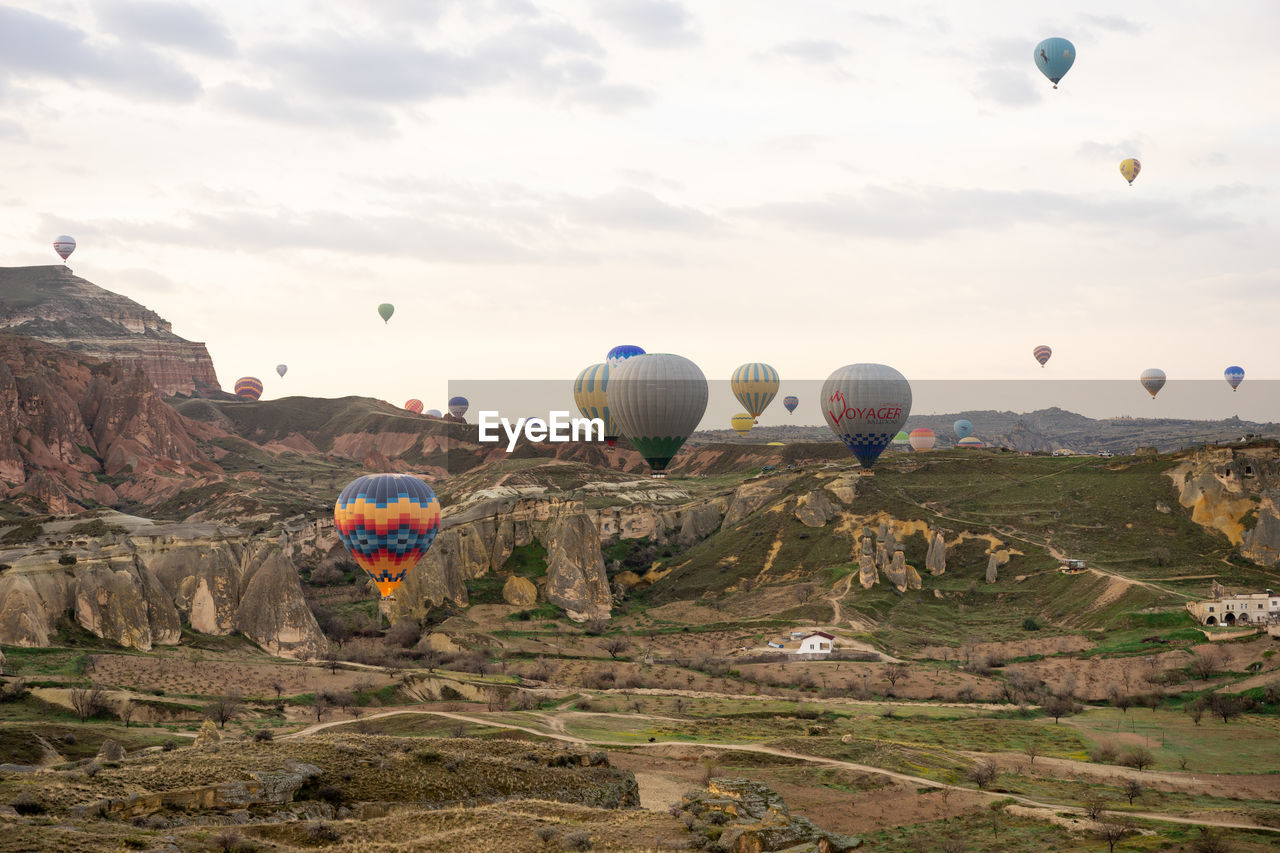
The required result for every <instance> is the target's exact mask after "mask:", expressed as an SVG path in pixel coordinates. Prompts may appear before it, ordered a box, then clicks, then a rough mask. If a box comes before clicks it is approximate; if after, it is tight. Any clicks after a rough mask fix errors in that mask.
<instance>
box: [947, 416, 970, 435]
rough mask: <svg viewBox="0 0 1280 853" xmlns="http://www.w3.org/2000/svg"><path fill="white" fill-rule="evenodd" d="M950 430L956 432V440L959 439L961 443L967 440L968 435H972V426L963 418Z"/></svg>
mask: <svg viewBox="0 0 1280 853" xmlns="http://www.w3.org/2000/svg"><path fill="white" fill-rule="evenodd" d="M951 428H952V429H954V430H955V431H956V438H958V439H960V440H961V441H963V440H964V439H966V438H968V437H969V436H970V435H972V434H973V424H972V423H970V422H969V421H967V420H965V419H964V418H961V419H960V420H958V421H956V422H955V423H954V424H952V425H951Z"/></svg>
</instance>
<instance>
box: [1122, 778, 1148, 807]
mask: <svg viewBox="0 0 1280 853" xmlns="http://www.w3.org/2000/svg"><path fill="white" fill-rule="evenodd" d="M1145 790H1146V789H1145V788H1143V787H1142V783H1141V782H1139V781H1138V780H1137V779H1136V778H1134V777H1130V778H1128V779H1125V780H1124V795H1125V796H1126V797H1128V798H1129V805H1133V801H1134V800H1136V799H1138V798H1139V797H1141V796H1142V794H1143V792H1144V791H1145Z"/></svg>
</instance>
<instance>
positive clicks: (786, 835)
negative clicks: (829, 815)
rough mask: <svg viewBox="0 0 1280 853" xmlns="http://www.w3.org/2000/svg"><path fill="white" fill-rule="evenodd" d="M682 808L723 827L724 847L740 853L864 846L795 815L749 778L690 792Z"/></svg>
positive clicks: (818, 852) (831, 852) (838, 852)
mask: <svg viewBox="0 0 1280 853" xmlns="http://www.w3.org/2000/svg"><path fill="white" fill-rule="evenodd" d="M680 808H681V810H682V811H685V812H687V813H689V814H690V815H692V816H693V817H694V819H695V820H702V821H707V822H708V823H713V822H714V823H719V824H720V825H722V826H723V827H724V830H723V831H722V832H721V834H720V839H719V841H720V846H721V847H722V848H725V849H728V850H732V851H735V853H766V851H778V850H796V851H800V850H804V851H814V853H844V851H847V850H854V849H856V848H858V847H859V846H861V844H862V841H861V840H860V839H857V838H852V837H850V836H846V835H839V834H836V833H831V832H826V831H824V830H822V829H819V828H818V827H817V826H816V825H815V824H814V823H813V821H811V820H809V819H808V818H804V817H797V816H794V815H792V814H791V812H790V810H789V809H788V808H787V804H786V802H785V801H783V799H782V797H780V796H779V795H778V794H777V792H775V791H774V790H773V789H772V788H770V787H768V786H767V785H763V784H761V783H759V782H754V781H751V780H748V779H712V780H711V781H710V782H709V783H708V784H707V789H706V791H705V792H697V793H693V794H685V795H684V797H682V798H681V800H680ZM713 815H714V816H715V817H713Z"/></svg>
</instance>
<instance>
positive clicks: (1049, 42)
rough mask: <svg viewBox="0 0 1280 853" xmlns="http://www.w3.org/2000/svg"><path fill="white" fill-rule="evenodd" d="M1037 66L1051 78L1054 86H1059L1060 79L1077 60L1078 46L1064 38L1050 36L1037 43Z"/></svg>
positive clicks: (1035, 55) (1035, 54) (1035, 56)
mask: <svg viewBox="0 0 1280 853" xmlns="http://www.w3.org/2000/svg"><path fill="white" fill-rule="evenodd" d="M1033 56H1034V58H1035V61H1036V68H1039V69H1040V73H1041V74H1043V75H1044V76H1046V77H1048V78H1049V82H1050V83H1052V84H1053V88H1055V89H1056V88H1058V81H1059V80H1061V79H1062V78H1063V77H1065V76H1067V72H1068V71H1070V70H1071V66H1072V65H1073V64H1075V61H1076V46H1075V45H1074V44H1072V43H1071V42H1069V41H1067V40H1066V39H1064V38H1048V39H1045V40H1044V41H1042V42H1040V43H1039V44H1038V45H1036V49H1035V53H1034V54H1033Z"/></svg>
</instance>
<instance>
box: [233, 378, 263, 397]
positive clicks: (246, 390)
mask: <svg viewBox="0 0 1280 853" xmlns="http://www.w3.org/2000/svg"><path fill="white" fill-rule="evenodd" d="M236 396H237V397H243V398H244V399H246V400H256V399H258V398H259V397H261V396H262V380H261V379H258V378H257V377H254V376H241V377H240V378H239V379H237V380H236Z"/></svg>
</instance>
